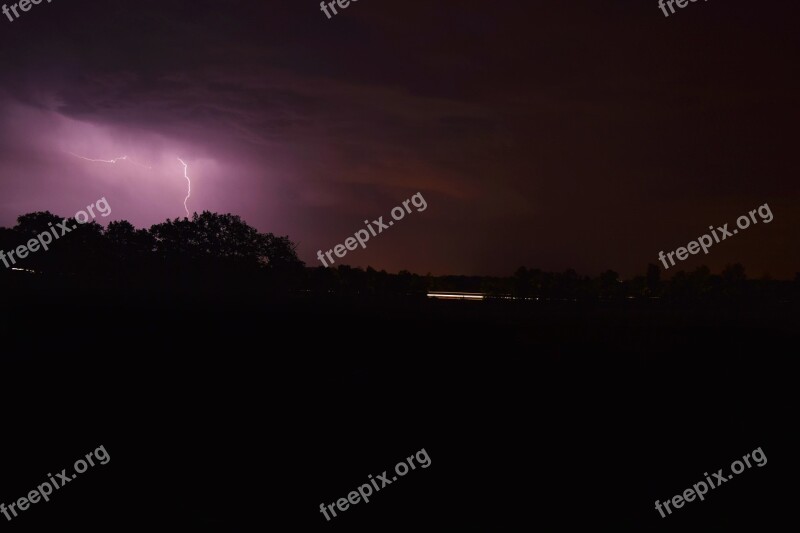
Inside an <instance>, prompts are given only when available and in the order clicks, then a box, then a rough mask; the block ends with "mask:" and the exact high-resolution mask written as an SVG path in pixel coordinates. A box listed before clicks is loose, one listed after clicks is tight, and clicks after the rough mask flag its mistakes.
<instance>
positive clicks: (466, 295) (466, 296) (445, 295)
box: [428, 292, 485, 300]
mask: <svg viewBox="0 0 800 533" xmlns="http://www.w3.org/2000/svg"><path fill="white" fill-rule="evenodd" d="M428 298H441V299H443V300H483V299H484V298H485V295H484V294H483V293H481V292H429V293H428Z"/></svg>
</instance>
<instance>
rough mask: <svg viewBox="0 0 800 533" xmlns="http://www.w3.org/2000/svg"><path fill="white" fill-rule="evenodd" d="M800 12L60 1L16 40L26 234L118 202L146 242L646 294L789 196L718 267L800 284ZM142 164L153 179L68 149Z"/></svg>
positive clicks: (23, 27)
mask: <svg viewBox="0 0 800 533" xmlns="http://www.w3.org/2000/svg"><path fill="white" fill-rule="evenodd" d="M796 12H797V7H795V4H793V3H790V2H776V3H770V4H769V5H768V6H767V5H755V4H754V3H752V2H725V3H724V4H723V3H721V2H707V3H703V4H698V5H693V6H692V9H685V10H683V11H682V12H679V13H678V14H676V15H674V16H673V17H670V18H669V19H665V18H664V17H663V15H661V14H660V11H659V10H658V8H657V6H656V4H655V2H652V3H648V2H645V3H642V2H633V1H617V2H612V3H607V2H606V3H599V2H582V1H575V2H560V3H556V2H529V1H526V2H522V1H508V2H493V3H490V2H463V1H460V2H454V1H453V2H450V1H442V2H421V1H406V2H402V3H398V2H378V1H376V0H362V1H361V2H359V3H358V4H353V5H352V6H351V7H350V8H348V9H347V10H345V11H343V12H342V13H341V14H340V15H337V16H336V17H334V18H333V19H331V20H327V19H326V18H325V16H324V15H323V14H322V13H321V12H320V11H319V3H318V2H314V1H310V0H309V1H306V0H302V1H292V2H286V1H263V0H259V1H256V0H252V1H251V0H229V1H226V2H220V1H192V2H189V1H178V0H163V1H140V2H135V3H134V2H122V1H107V2H93V1H88V0H83V1H81V0H73V1H70V2H65V1H60V0H54V2H53V3H52V4H49V5H46V6H45V5H40V6H37V7H36V8H35V9H32V10H31V11H30V12H28V13H25V14H24V16H23V17H22V18H21V19H20V20H18V21H15V22H13V23H11V22H8V21H7V20H4V21H0V60H2V67H3V70H2V74H0V77H2V90H0V140H2V144H1V145H0V193H1V196H0V198H2V199H1V200H0V223H3V224H8V223H10V221H12V220H13V218H14V217H15V216H16V215H18V214H19V213H21V212H22V211H21V210H34V209H45V208H50V209H59V210H60V212H62V213H69V212H71V211H74V210H75V209H76V207H75V206H76V205H77V206H81V205H83V204H85V203H86V202H88V201H93V200H95V199H96V198H99V197H100V196H106V197H108V198H109V201H110V203H111V205H112V207H113V208H115V209H114V215H115V217H117V216H118V217H120V218H121V217H123V216H124V217H125V218H128V219H130V220H131V221H132V222H134V223H136V224H139V225H146V224H151V223H155V222H158V221H160V220H162V219H164V218H166V217H175V216H180V215H181V214H182V213H183V205H182V201H183V196H184V195H185V190H184V187H185V181H183V180H182V169H181V168H180V167H179V166H177V164H176V158H177V157H183V158H185V159H186V160H187V161H188V162H189V163H190V170H191V173H192V176H193V179H194V180H195V181H194V182H193V183H194V184H195V187H194V189H193V196H192V199H191V201H190V207H192V208H193V209H197V210H202V209H212V210H217V211H232V212H235V213H237V214H241V215H242V216H243V217H244V218H245V219H246V220H248V221H249V222H251V223H253V224H255V225H256V226H258V227H259V228H261V229H263V230H266V231H274V232H278V233H287V234H289V235H290V236H291V237H292V238H294V239H295V240H297V241H299V242H300V243H301V247H300V252H301V256H302V257H303V259H305V260H306V261H308V262H309V263H310V264H314V262H315V261H316V260H315V259H314V255H315V253H316V250H317V249H319V248H330V247H331V246H333V245H335V244H336V243H339V242H341V241H342V240H343V239H344V238H345V237H346V236H348V235H350V234H352V233H353V232H354V231H355V230H357V229H358V228H360V227H361V225H362V224H363V220H364V219H365V218H370V217H377V216H380V215H387V214H388V212H389V210H390V209H391V208H392V207H394V206H395V205H397V204H399V203H400V202H402V201H403V200H405V199H406V198H408V197H409V196H410V195H412V194H414V193H415V192H417V191H422V192H423V194H425V197H426V199H427V200H428V204H429V208H428V210H426V211H425V212H424V213H419V214H418V215H416V216H414V217H413V218H412V217H409V219H408V220H406V221H403V223H402V224H398V225H397V226H395V227H394V228H392V233H391V234H389V233H387V234H386V235H383V236H382V237H381V239H380V240H377V239H376V240H375V241H373V242H371V243H370V246H369V248H367V250H364V251H359V252H358V253H357V254H355V253H354V254H350V255H348V261H352V262H353V263H354V264H358V265H362V266H366V265H367V264H371V265H373V266H376V267H378V268H387V269H389V270H398V269H400V268H409V269H412V270H416V271H419V272H423V273H424V272H428V271H432V272H463V273H508V272H511V271H512V270H513V269H515V268H516V267H517V266H519V265H520V264H523V263H525V264H528V265H531V266H540V267H543V268H548V269H562V268H566V267H569V266H571V267H575V268H577V269H579V270H581V271H583V272H586V273H596V272H598V271H599V270H601V269H605V268H614V269H617V270H619V271H620V272H622V273H623V274H624V275H630V274H632V273H634V272H640V271H642V270H643V269H644V266H645V265H646V263H648V262H654V261H656V253H657V252H658V251H659V250H661V249H673V248H674V247H677V246H679V245H682V244H685V243H686V242H688V241H689V240H691V239H693V238H695V237H696V236H697V235H698V234H699V233H700V232H702V231H703V229H704V228H706V227H707V226H708V225H709V224H721V223H724V222H726V221H733V220H735V218H736V217H737V216H739V215H740V214H742V213H744V212H746V211H748V210H750V209H753V208H755V207H757V206H758V205H760V204H762V203H765V202H769V203H770V205H771V206H772V207H773V212H774V213H775V221H774V222H773V223H771V224H770V225H769V226H763V227H758V228H755V229H754V230H753V233H752V236H740V237H741V238H738V240H737V242H735V243H734V242H731V244H729V245H726V246H725V247H719V249H715V250H714V252H713V255H709V256H708V257H704V258H702V259H693V260H692V261H687V263H686V264H687V267H689V268H692V267H693V266H696V265H698V264H700V263H701V262H702V261H705V262H707V263H708V264H709V265H711V266H712V267H714V268H719V267H720V266H721V265H723V264H725V263H726V262H730V261H742V262H743V263H745V264H746V265H748V266H749V267H751V273H753V274H759V273H761V272H764V271H770V272H771V273H772V274H773V275H778V276H783V277H786V276H790V275H792V274H793V272H794V271H795V270H798V267H797V265H798V259H800V255H799V254H800V253H799V252H798V251H797V250H798V246H797V244H798V239H797V231H796V229H795V228H796V227H797V223H798V222H800V220H798V215H797V209H796V208H795V207H794V206H795V205H796V203H797V199H798V198H797V196H798V186H797V185H796V183H797V180H796V179H795V178H794V174H793V173H794V171H795V168H794V167H795V165H794V164H793V157H792V154H793V148H794V143H795V135H794V134H793V133H794V130H795V124H796V123H797V118H798V116H797V115H798V111H797V106H796V105H795V102H794V100H795V98H796V97H795V95H796V94H797V89H798V72H797V67H796V58H797V52H798V42H797V38H796V31H795V30H794V28H793V26H792V21H793V20H796V19H795V18H793V17H794V15H796V14H797V13H796ZM68 151H73V152H76V153H82V154H87V156H89V157H96V158H101V157H102V158H106V157H117V156H119V155H122V154H126V155H129V156H130V157H131V158H133V157H134V156H135V157H136V158H138V159H139V160H142V161H146V162H148V164H151V165H152V166H153V169H152V171H151V172H149V173H148V172H144V171H143V169H141V168H138V167H135V166H131V165H128V166H125V165H115V166H114V167H109V166H102V165H101V164H94V165H92V164H87V163H86V162H84V161H81V160H78V159H76V158H74V157H72V156H69V155H68V154H66V152H68Z"/></svg>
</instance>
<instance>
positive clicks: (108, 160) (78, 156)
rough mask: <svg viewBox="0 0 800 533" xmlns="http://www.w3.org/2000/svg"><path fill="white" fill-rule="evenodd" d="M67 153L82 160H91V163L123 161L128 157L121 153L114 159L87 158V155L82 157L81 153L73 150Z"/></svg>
mask: <svg viewBox="0 0 800 533" xmlns="http://www.w3.org/2000/svg"><path fill="white" fill-rule="evenodd" d="M68 153H69V154H70V155H74V156H75V157H77V158H78V159H83V160H84V161H91V162H92V163H111V164H114V163H116V162H117V161H124V160H126V159H128V156H127V155H123V156H122V157H118V158H116V159H89V158H88V157H83V156H82V155H78V154H76V153H73V152H68Z"/></svg>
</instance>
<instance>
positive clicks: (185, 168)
mask: <svg viewBox="0 0 800 533" xmlns="http://www.w3.org/2000/svg"><path fill="white" fill-rule="evenodd" d="M178 161H180V162H181V165H183V177H184V178H186V181H187V182H188V183H189V191H188V193H187V194H186V199H185V200H183V208H184V209H186V216H187V217H188V218H191V215H190V214H189V208H188V207H187V206H186V202H188V201H189V197H190V196H192V180H190V179H189V165H187V164H186V163H184V162H183V159H181V158H180V157H179V158H178Z"/></svg>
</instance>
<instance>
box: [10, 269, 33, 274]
mask: <svg viewBox="0 0 800 533" xmlns="http://www.w3.org/2000/svg"><path fill="white" fill-rule="evenodd" d="M11 270H16V271H17V272H30V273H31V274H36V271H35V270H30V269H27V268H13V267H12V268H11Z"/></svg>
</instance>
